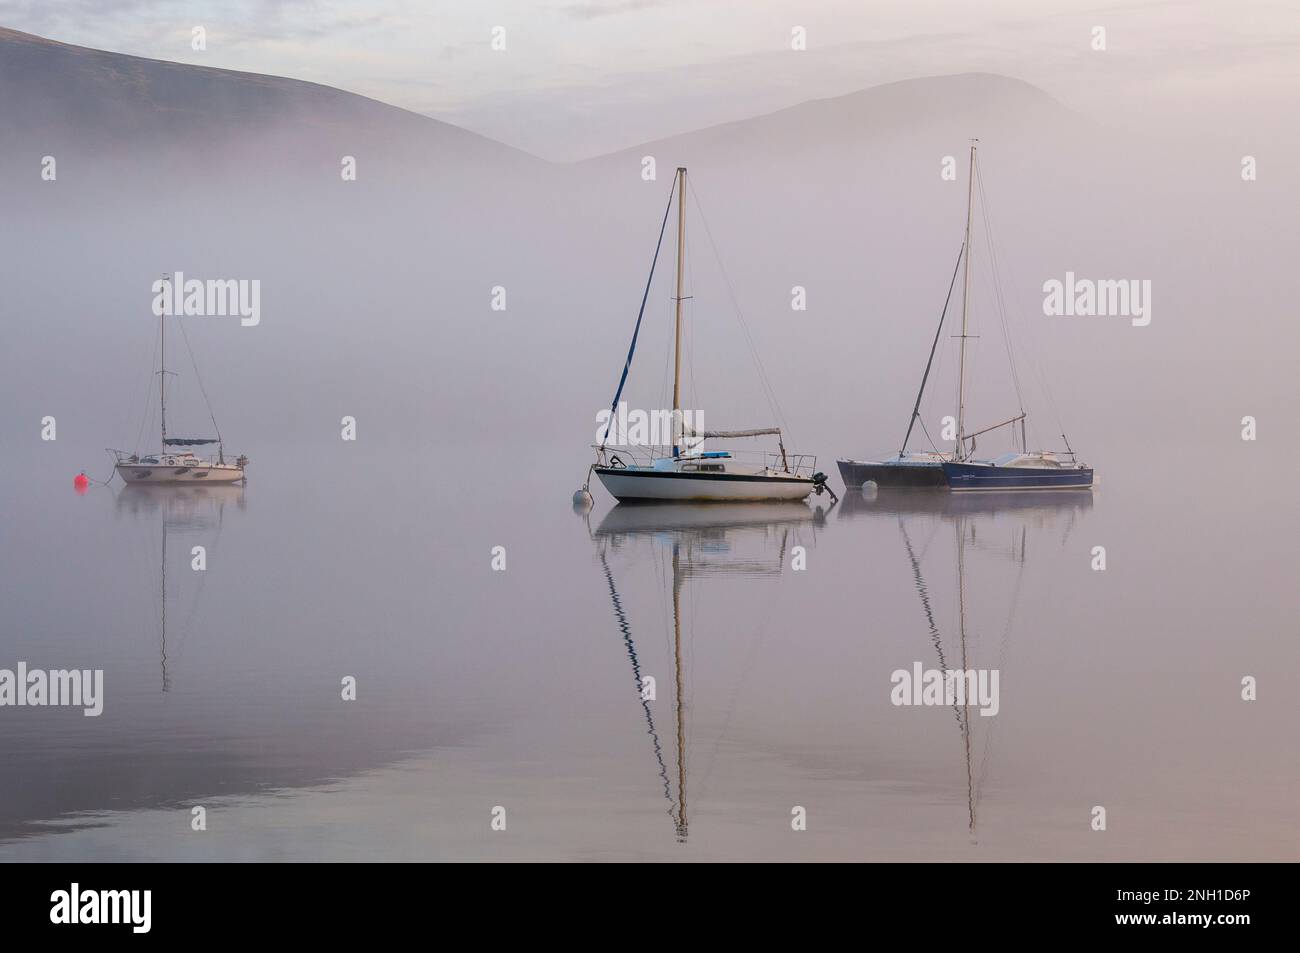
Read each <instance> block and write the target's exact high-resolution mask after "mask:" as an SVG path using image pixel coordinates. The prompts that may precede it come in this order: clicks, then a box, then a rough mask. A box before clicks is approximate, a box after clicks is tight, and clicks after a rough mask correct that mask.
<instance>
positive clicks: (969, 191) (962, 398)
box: [955, 139, 979, 460]
mask: <svg viewBox="0 0 1300 953" xmlns="http://www.w3.org/2000/svg"><path fill="white" fill-rule="evenodd" d="M978 143H979V140H978V139H972V140H971V141H970V176H969V181H967V183H966V242H965V247H966V274H965V277H964V278H963V279H962V296H961V357H960V359H959V361H958V366H957V453H956V456H955V459H957V460H965V459H966V338H967V334H966V313H967V310H968V306H969V305H970V220H971V212H972V210H973V209H974V206H975V146H976V145H977V144H978Z"/></svg>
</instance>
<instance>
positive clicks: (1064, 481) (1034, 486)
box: [943, 463, 1092, 490]
mask: <svg viewBox="0 0 1300 953" xmlns="http://www.w3.org/2000/svg"><path fill="white" fill-rule="evenodd" d="M943 475H944V479H946V480H947V481H948V488H949V489H951V490H1079V489H1087V488H1090V487H1091V486H1092V468H1091V467H1079V468H1077V469H1074V468H1067V469H1057V468H1055V467H995V466H991V465H989V464H978V463H945V464H944V465H943Z"/></svg>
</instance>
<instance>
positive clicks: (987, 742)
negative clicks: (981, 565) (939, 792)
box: [975, 525, 1025, 800]
mask: <svg viewBox="0 0 1300 953" xmlns="http://www.w3.org/2000/svg"><path fill="white" fill-rule="evenodd" d="M1023 532H1024V526H1023V525H1022V526H1021V533H1022V534H1023ZM1013 545H1014V543H1013ZM1020 545H1021V554H1022V557H1023V553H1024V537H1023V535H1022V537H1021V544H1020ZM1024 579H1025V560H1024V559H1023V558H1022V559H1021V560H1020V568H1019V569H1018V570H1017V571H1016V585H1015V588H1014V589H1013V590H1012V592H1011V603H1010V607H1009V609H1008V611H1007V621H1006V625H1005V626H1004V627H1003V629H1002V638H1001V640H1000V644H999V646H998V663H997V664H998V671H999V672H1000V671H1002V670H1003V669H1004V668H1006V657H1007V652H1008V651H1009V649H1010V643H1011V630H1012V626H1013V624H1014V620H1015V617H1016V609H1017V608H1019V606H1020V596H1021V592H1022V589H1023V583H1024ZM993 720H994V721H996V720H997V719H993ZM995 727H996V726H995V725H992V724H990V725H989V726H988V732H987V733H986V734H985V736H984V754H983V756H982V757H981V758H980V770H979V776H978V780H977V782H976V787H975V792H976V794H975V796H976V799H977V800H978V798H979V793H980V792H981V791H983V789H984V778H985V775H986V774H987V773H988V764H989V758H990V757H991V755H992V749H993V729H994V728H995Z"/></svg>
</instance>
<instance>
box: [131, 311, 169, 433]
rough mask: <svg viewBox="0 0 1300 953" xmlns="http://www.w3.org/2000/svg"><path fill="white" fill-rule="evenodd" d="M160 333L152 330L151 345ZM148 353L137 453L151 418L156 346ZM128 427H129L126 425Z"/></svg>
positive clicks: (156, 363)
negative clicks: (147, 368)
mask: <svg viewBox="0 0 1300 953" xmlns="http://www.w3.org/2000/svg"><path fill="white" fill-rule="evenodd" d="M163 320H166V319H165V318H164V319H163ZM160 331H161V329H160V328H154V331H153V343H154V345H157V343H158V335H159V333H160ZM149 353H150V354H151V355H152V356H151V357H150V358H149V380H148V382H147V383H146V385H145V389H144V406H143V407H142V408H141V410H140V431H139V432H138V433H137V434H136V437H135V450H136V451H137V452H138V451H139V450H140V447H141V445H142V444H143V443H144V427H145V424H146V423H147V422H148V420H149V419H150V417H151V416H152V414H151V412H150V406H151V402H150V400H149V398H150V397H152V396H153V377H154V373H155V370H154V368H156V367H157V366H158V348H157V347H156V346H155V347H151V348H150V349H149ZM128 426H129V425H128Z"/></svg>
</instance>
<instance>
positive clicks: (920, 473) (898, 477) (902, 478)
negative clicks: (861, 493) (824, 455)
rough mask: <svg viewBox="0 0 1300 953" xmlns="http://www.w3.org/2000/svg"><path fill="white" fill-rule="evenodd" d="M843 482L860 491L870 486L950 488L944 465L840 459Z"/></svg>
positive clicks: (937, 463) (936, 463)
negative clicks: (945, 477)
mask: <svg viewBox="0 0 1300 953" xmlns="http://www.w3.org/2000/svg"><path fill="white" fill-rule="evenodd" d="M836 462H837V463H838V464H839V467H840V479H842V480H843V481H844V485H845V486H846V487H848V488H849V489H852V490H856V489H859V488H860V487H862V486H864V485H865V484H867V483H869V482H870V483H874V484H876V486H880V487H933V488H935V489H941V488H943V487H946V486H947V485H948V481H947V480H946V479H944V475H943V464H942V463H939V462H935V463H872V462H864V461H861V460H838V461H836Z"/></svg>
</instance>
